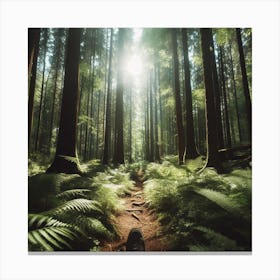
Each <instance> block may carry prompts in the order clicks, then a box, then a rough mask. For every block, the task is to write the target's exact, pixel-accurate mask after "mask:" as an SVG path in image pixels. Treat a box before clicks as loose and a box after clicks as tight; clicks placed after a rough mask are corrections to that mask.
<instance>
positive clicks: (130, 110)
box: [129, 87, 132, 163]
mask: <svg viewBox="0 0 280 280" xmlns="http://www.w3.org/2000/svg"><path fill="white" fill-rule="evenodd" d="M129 162H130V163H132V88H131V87H130V88H129Z"/></svg>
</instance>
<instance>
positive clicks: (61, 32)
mask: <svg viewBox="0 0 280 280" xmlns="http://www.w3.org/2000/svg"><path fill="white" fill-rule="evenodd" d="M62 34H63V29H61V28H60V29H59V32H58V37H59V39H58V45H57V49H58V50H57V57H56V62H55V75H54V90H53V96H52V109H51V122H50V131H49V154H50V153H51V147H52V132H53V122H54V108H55V99H56V92H57V78H58V71H59V59H60V58H59V56H60V49H61V40H60V37H61V36H62Z"/></svg>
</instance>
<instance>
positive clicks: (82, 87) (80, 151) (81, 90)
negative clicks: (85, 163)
mask: <svg viewBox="0 0 280 280" xmlns="http://www.w3.org/2000/svg"><path fill="white" fill-rule="evenodd" d="M83 92H84V76H83V75H82V76H81V89H80V96H79V109H78V116H81V115H82V113H81V111H82V99H83ZM78 132H79V136H78V139H79V140H78V152H79V155H81V154H82V138H83V124H82V123H81V124H80V128H79V130H78Z"/></svg>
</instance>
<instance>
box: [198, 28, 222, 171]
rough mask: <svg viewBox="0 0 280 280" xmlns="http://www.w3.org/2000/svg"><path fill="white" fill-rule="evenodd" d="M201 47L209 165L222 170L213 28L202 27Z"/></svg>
mask: <svg viewBox="0 0 280 280" xmlns="http://www.w3.org/2000/svg"><path fill="white" fill-rule="evenodd" d="M200 30H201V47H202V57H203V69H204V84H205V90H206V131H207V133H206V139H207V141H206V142H207V166H211V167H215V168H216V169H217V171H218V172H220V171H221V164H220V161H219V154H218V141H217V139H218V137H217V117H216V106H215V102H214V100H215V94H214V85H213V69H211V68H212V67H213V64H212V63H211V62H212V61H213V56H214V50H213V48H211V41H212V40H213V37H212V29H211V28H201V29H200Z"/></svg>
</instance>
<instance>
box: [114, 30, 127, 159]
mask: <svg viewBox="0 0 280 280" xmlns="http://www.w3.org/2000/svg"><path fill="white" fill-rule="evenodd" d="M124 37H125V29H124V28H120V29H119V34H118V73H117V94H116V95H117V96H116V111H115V113H116V114H115V147H114V158H113V162H114V163H116V164H122V163H124V147H123V87H124V85H123V72H122V69H123V63H124V61H123V60H124V57H123V56H124Z"/></svg>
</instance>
